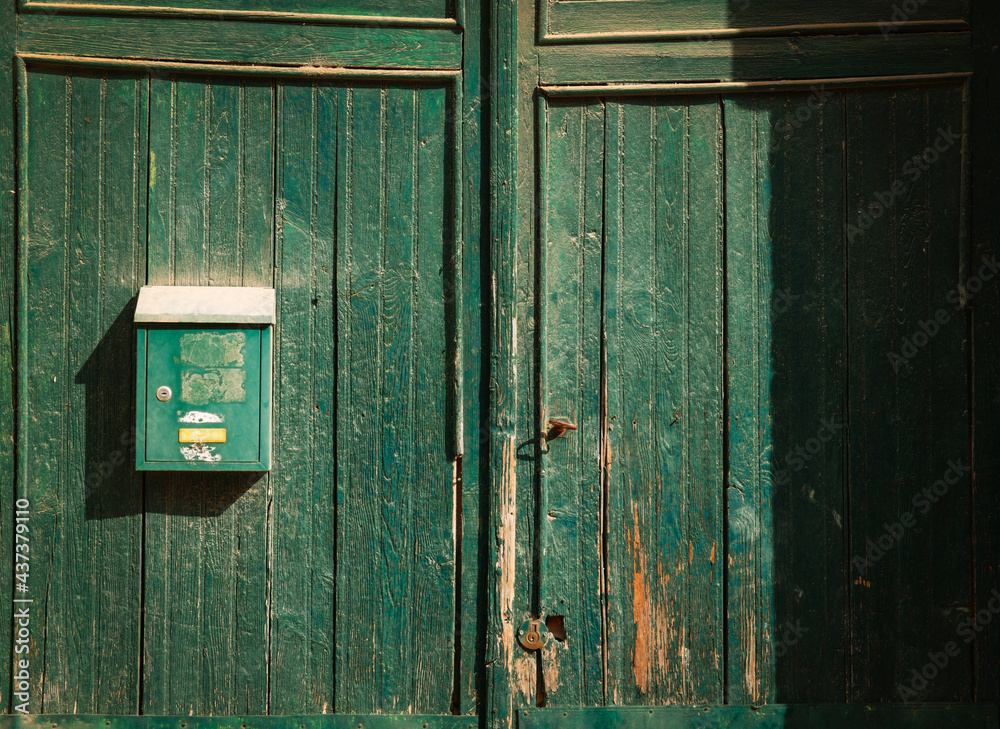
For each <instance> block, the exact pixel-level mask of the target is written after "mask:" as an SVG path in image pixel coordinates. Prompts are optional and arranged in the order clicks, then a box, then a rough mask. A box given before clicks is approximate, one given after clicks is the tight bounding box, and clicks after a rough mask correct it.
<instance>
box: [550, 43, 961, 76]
mask: <svg viewBox="0 0 1000 729" xmlns="http://www.w3.org/2000/svg"><path fill="white" fill-rule="evenodd" d="M667 49H669V52H667ZM538 57H539V63H540V68H541V72H540V80H541V82H542V83H545V84H576V83H581V84H592V83H627V82H635V83H652V82H658V81H704V80H713V81H728V80H752V79H773V78H816V79H823V78H835V77H838V76H868V75H879V76H886V75H894V74H902V73H906V74H921V73H946V72H952V71H968V70H970V69H971V66H972V55H971V44H970V34H968V33H910V34H908V33H897V34H894V35H890V36H888V37H886V38H883V37H882V36H881V35H873V36H852V37H838V36H819V37H805V38H744V39H739V40H736V41H730V40H718V41H703V40H698V41H687V42H678V43H671V44H670V45H669V46H664V44H662V43H608V44H601V45H589V44H588V45H572V46H543V47H540V48H539V49H538Z"/></svg>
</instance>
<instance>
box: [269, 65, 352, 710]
mask: <svg viewBox="0 0 1000 729" xmlns="http://www.w3.org/2000/svg"><path fill="white" fill-rule="evenodd" d="M344 93H345V91H344V90H343V89H340V88H336V87H331V86H327V85H317V84H310V83H306V84H286V85H283V86H281V87H280V88H279V89H278V103H277V110H278V133H277V139H276V148H277V149H278V155H279V157H278V176H277V194H278V200H279V204H278V206H277V223H276V225H277V254H276V262H275V271H276V274H275V275H276V281H275V284H276V287H277V289H278V290H279V291H280V297H279V301H278V328H277V333H278V336H277V340H276V341H277V342H278V343H279V346H278V349H277V351H276V353H275V354H276V357H275V359H276V361H277V362H278V363H279V367H278V370H277V371H276V373H275V375H276V381H277V382H278V383H279V387H278V388H276V392H277V394H278V401H277V403H276V405H277V410H278V412H279V413H280V415H279V417H278V419H277V422H276V430H277V434H278V440H277V448H276V458H275V468H274V470H273V471H272V475H271V482H272V489H273V494H274V496H273V499H274V507H273V508H274V514H275V516H274V519H273V522H272V524H271V530H272V531H271V534H272V540H273V544H274V558H273V561H272V565H271V582H272V585H273V587H272V604H273V608H272V616H271V656H270V663H271V686H272V692H271V706H270V707H269V708H270V710H271V711H272V712H274V713H275V714H291V713H296V712H303V711H308V712H310V713H316V714H320V713H328V712H331V711H333V710H334V703H333V698H334V640H335V635H334V595H335V587H334V576H335V575H334V559H335V548H336V547H335V539H336V523H335V521H334V519H335V501H334V494H335V493H336V489H335V479H336V470H335V462H334V448H335V431H334V427H335V426H334V412H335V404H336V403H335V398H336V384H335V383H336V369H335V362H336V360H335V352H336V349H335V347H336V338H335V327H334V317H335V303H336V302H335V298H334V292H335V286H336V282H335V278H336V253H335V249H334V248H335V239H334V226H335V222H334V221H335V212H336V196H337V122H338V119H339V112H340V104H341V103H342V97H343V94H344Z"/></svg>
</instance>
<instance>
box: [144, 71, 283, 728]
mask: <svg viewBox="0 0 1000 729" xmlns="http://www.w3.org/2000/svg"><path fill="white" fill-rule="evenodd" d="M150 95H151V113H150V143H149V148H150V177H149V208H150V209H149V215H150V247H149V251H148V256H149V278H148V282H149V283H150V284H154V285H205V286H208V285H217V286H225V285H230V286H234V285H236V286H239V285H243V286H269V285H271V283H272V261H273V253H272V250H273V249H272V246H273V240H274V220H273V210H274V191H273V179H274V177H273V170H274V154H275V150H274V138H273V133H274V123H273V118H274V117H273V115H274V89H273V85H272V83H271V82H270V81H266V80H265V81H250V80H246V81H244V80H241V79H212V78H199V77H176V78H170V77H167V78H154V79H152V80H151V90H150ZM268 490H269V478H268V477H267V476H261V475H260V474H252V475H250V474H224V475H222V474H219V475H216V474H181V473H170V474H167V473H150V474H149V475H148V476H147V479H146V512H147V516H146V526H145V537H146V558H145V598H144V601H145V604H144V607H145V616H146V620H145V623H144V655H143V676H144V678H143V711H144V712H146V713H152V714H167V713H184V714H187V713H192V712H193V713H196V714H209V713H212V714H218V713H230V714H236V713H265V712H266V711H267V705H266V699H267V691H266V688H267V664H266V645H267V633H268V611H267V607H266V605H267V604H266V592H267V578H268V571H267V565H268V549H267V519H268V510H267V499H268Z"/></svg>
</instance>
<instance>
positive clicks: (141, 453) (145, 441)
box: [136, 327, 271, 470]
mask: <svg viewBox="0 0 1000 729" xmlns="http://www.w3.org/2000/svg"><path fill="white" fill-rule="evenodd" d="M138 337H139V338H143V337H145V341H144V342H142V343H141V345H140V346H139V348H140V350H141V351H142V353H143V354H144V355H145V359H143V360H140V361H139V362H138V367H139V370H138V378H139V385H138V390H139V391H140V392H142V393H143V395H144V397H143V403H142V405H141V406H140V407H139V409H138V410H137V413H136V417H137V420H139V421H144V422H143V423H142V425H141V426H140V427H139V428H138V429H137V432H138V431H139V430H141V431H142V433H143V437H142V438H141V439H139V440H137V444H136V448H137V454H136V463H137V467H138V468H139V470H159V469H163V468H168V467H170V468H173V469H178V470H180V469H181V468H182V467H187V469H188V470H208V469H212V468H214V469H215V470H224V469H227V468H229V467H233V468H234V470H247V469H252V468H257V469H260V470H267V468H268V466H269V465H270V452H269V451H268V450H266V449H264V448H263V447H262V443H261V438H262V432H263V431H264V430H266V429H267V428H268V426H269V424H270V422H271V413H270V402H271V398H270V389H271V381H270V377H269V376H268V377H265V376H263V374H264V373H265V372H266V373H268V374H269V373H270V371H271V367H270V362H269V359H270V354H271V352H270V337H269V336H268V337H266V338H265V337H264V335H263V331H262V330H261V329H253V328H246V329H232V330H227V329H200V328H199V329H190V328H173V327H171V328H157V327H150V328H146V327H140V328H139V329H138ZM265 360H267V361H265ZM160 387H169V388H170V390H171V392H172V393H173V394H172V396H171V397H170V399H169V400H167V401H165V402H164V401H161V400H160V399H159V398H158V397H157V390H158V389H159V388H160ZM181 428H215V429H220V428H221V429H224V430H225V433H226V435H225V442H224V443H213V444H203V445H197V444H191V443H181V442H179V441H178V438H179V433H178V431H179V429H181Z"/></svg>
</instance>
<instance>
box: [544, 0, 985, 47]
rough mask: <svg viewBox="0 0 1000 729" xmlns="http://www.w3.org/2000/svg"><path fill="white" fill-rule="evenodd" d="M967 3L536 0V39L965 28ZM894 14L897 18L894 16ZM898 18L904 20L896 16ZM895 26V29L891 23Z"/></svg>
mask: <svg viewBox="0 0 1000 729" xmlns="http://www.w3.org/2000/svg"><path fill="white" fill-rule="evenodd" d="M968 6H969V1H968V0H932V1H930V2H926V1H925V2H924V3H923V4H922V5H920V6H918V7H919V10H920V12H919V13H912V14H911V13H907V12H904V11H902V10H900V11H898V12H894V11H895V8H894V7H893V6H892V5H891V4H890V5H883V4H881V3H872V2H869V1H868V0H848V1H847V2H841V3H837V4H835V5H832V4H830V3H820V2H801V3H794V4H789V3H785V2H782V1H781V0H763V1H758V2H752V3H751V2H744V1H743V0H737V1H736V2H733V1H732V0H645V1H643V2H637V1H636V0H626V1H625V2H621V1H620V0H592V1H591V2H573V1H572V0H545V2H542V3H541V9H542V17H541V18H540V27H539V33H540V35H541V38H540V40H542V41H544V42H547V43H559V42H561V43H571V42H574V41H575V42H580V41H586V40H595V39H600V40H603V41H605V42H606V41H609V40H619V41H622V40H627V39H630V38H635V37H637V36H639V37H646V38H649V37H654V38H660V39H663V40H675V39H677V38H690V37H692V36H695V35H699V34H700V35H701V36H702V37H704V38H705V39H712V38H716V37H719V36H720V35H721V36H730V37H732V36H735V35H737V34H742V35H756V36H765V35H767V36H776V35H791V34H796V35H808V34H810V33H814V34H815V33H824V34H832V33H859V32H861V33H872V34H875V33H881V32H883V31H885V30H886V29H888V28H892V30H889V31H888V32H896V31H898V30H901V29H902V28H903V27H905V28H906V29H907V31H910V30H911V29H914V26H916V27H917V28H918V29H919V30H923V31H927V30H935V29H941V28H945V29H967V28H968V26H967V25H966V23H965V22H964V21H965V18H966V17H967V15H968ZM894 16H895V17H894ZM900 16H902V21H901V20H900ZM896 24H898V27H894V26H896Z"/></svg>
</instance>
